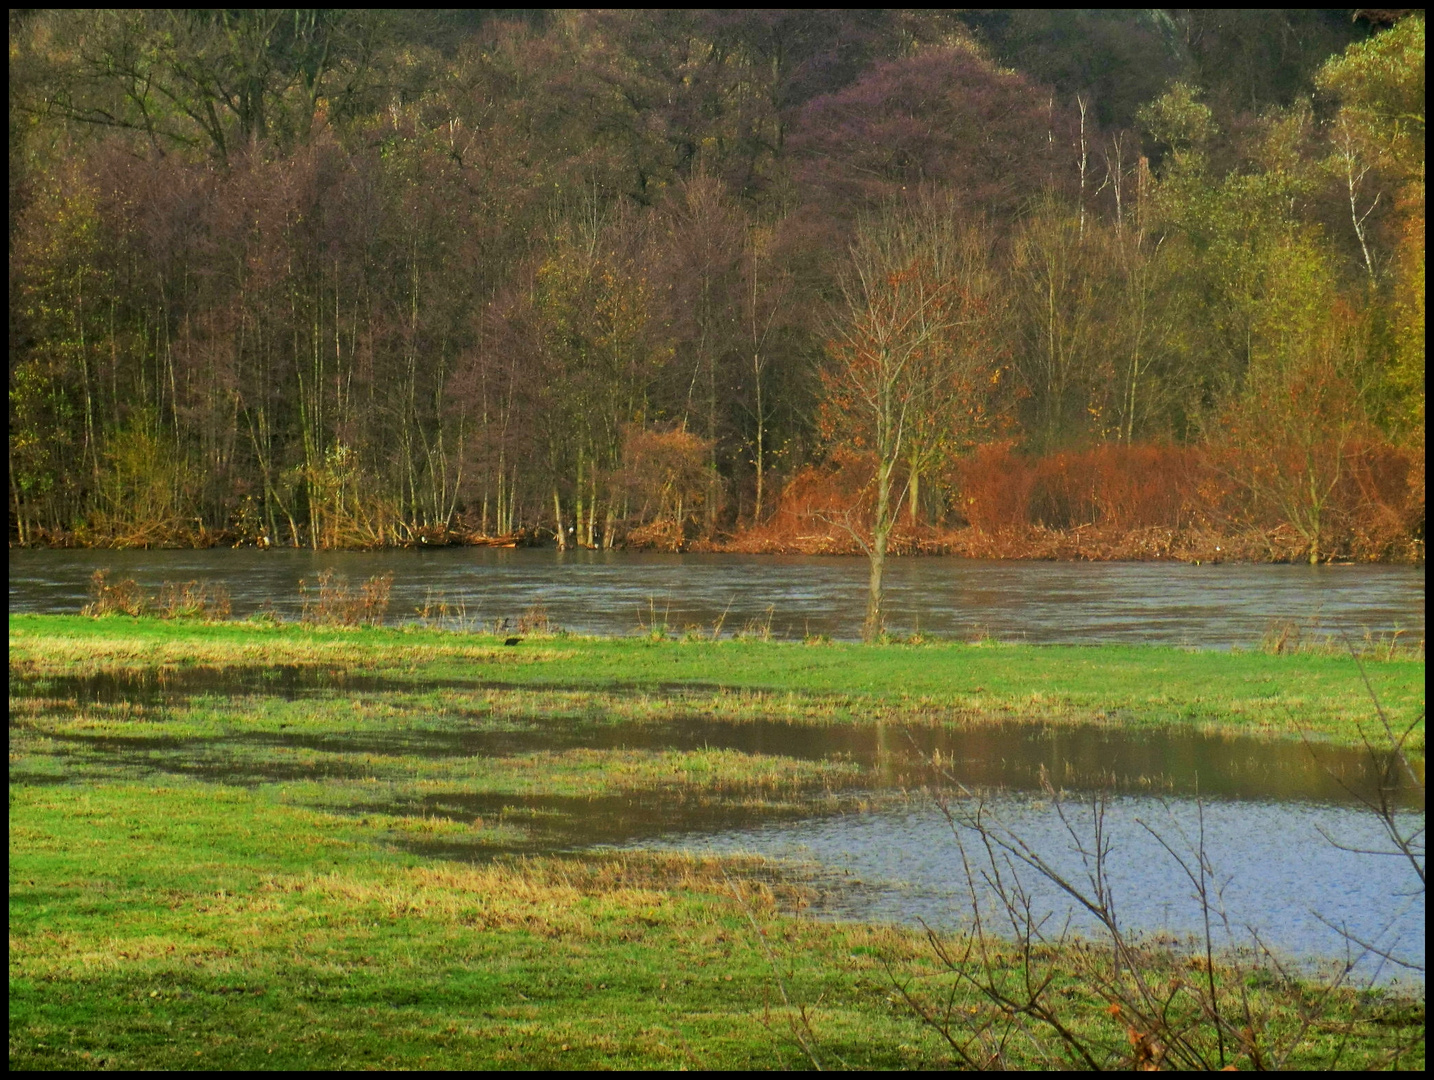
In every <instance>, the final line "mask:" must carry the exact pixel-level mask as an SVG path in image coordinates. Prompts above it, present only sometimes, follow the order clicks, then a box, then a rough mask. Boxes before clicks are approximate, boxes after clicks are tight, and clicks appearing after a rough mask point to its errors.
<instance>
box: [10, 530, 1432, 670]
mask: <svg viewBox="0 0 1434 1080" xmlns="http://www.w3.org/2000/svg"><path fill="white" fill-rule="evenodd" d="M100 568H108V569H110V570H111V571H113V573H114V574H115V575H116V576H119V577H126V576H128V577H133V578H135V580H136V581H138V582H139V583H140V585H141V586H143V587H144V588H145V590H146V591H148V592H150V593H154V592H156V591H158V589H159V586H160V585H161V584H162V583H163V582H164V581H188V580H198V581H206V582H217V583H223V584H224V585H225V586H227V588H228V589H229V592H230V594H231V596H232V599H233V605H234V614H236V615H240V616H242V615H247V614H250V613H253V612H255V611H258V610H260V609H261V608H263V607H265V606H269V607H271V608H272V609H273V610H274V611H276V612H277V613H278V614H279V615H281V616H287V617H292V616H297V615H298V613H299V612H300V610H301V597H300V594H299V582H300V580H301V579H307V580H308V581H310V582H312V581H313V580H314V579H316V578H317V576H318V574H319V573H320V572H322V571H323V570H325V569H331V570H333V571H335V572H336V573H337V574H341V575H345V576H346V577H347V578H348V579H349V580H350V581H352V582H354V583H357V582H359V581H362V580H363V579H364V578H367V577H369V576H371V575H375V574H386V573H391V574H392V575H393V588H392V595H391V602H390V607H389V616H390V618H392V619H398V620H403V619H413V618H415V617H416V615H417V613H418V612H419V611H420V610H421V609H422V608H423V607H424V605H425V604H428V605H429V607H430V610H431V611H432V610H436V605H437V604H438V603H440V602H442V603H445V604H447V605H448V610H449V611H451V612H455V613H457V617H456V619H455V620H454V621H455V622H460V623H463V624H466V625H471V626H477V625H483V624H492V623H496V622H499V621H500V620H503V619H507V620H509V623H510V624H512V623H514V622H516V621H517V619H518V618H520V617H521V616H522V615H523V614H524V613H525V612H527V611H529V610H530V609H533V608H535V607H537V606H541V607H542V609H543V610H544V611H545V612H546V614H547V616H548V617H549V619H551V620H552V621H553V622H554V623H556V624H557V625H558V626H560V627H563V628H565V629H568V630H570V631H573V632H576V633H584V634H629V633H633V632H635V631H639V630H642V629H646V628H650V627H651V626H652V625H653V623H654V622H655V623H656V624H658V625H659V626H665V627H666V628H667V629H668V630H669V631H671V632H681V631H683V630H686V629H689V628H701V629H703V630H705V631H706V632H709V633H710V632H711V631H712V630H713V629H714V628H716V627H718V626H719V625H720V626H721V628H722V630H723V632H724V633H730V632H734V631H740V630H743V629H747V630H767V631H769V632H770V633H771V634H772V635H773V636H774V637H780V638H802V637H805V636H808V635H815V634H825V635H827V636H829V637H832V638H836V639H854V638H856V637H858V636H859V634H860V631H861V622H862V617H863V615H864V612H865V605H866V587H867V563H866V561H865V560H864V559H861V558H841V557H821V556H780V555H670V554H658V553H648V552H588V551H579V552H566V553H563V552H557V551H553V550H543V549H518V550H494V549H487V548H445V549H441V550H434V551H422V550H419V551H377V552H310V551H296V550H291V549H286V550H278V551H258V550H254V549H240V550H213V549H211V550H201V551H102V550H82V551H30V550H12V551H11V552H10V610H11V611H36V612H77V611H79V610H80V608H81V607H82V606H83V605H84V603H85V601H86V597H87V592H88V586H89V578H90V575H91V574H92V573H93V572H94V571H95V570H96V569H100ZM886 582H887V601H886V610H887V623H888V627H889V629H890V630H891V631H892V632H894V633H898V634H912V633H924V634H929V635H934V636H938V637H957V638H972V637H976V636H984V635H989V636H991V637H994V638H997V639H999V640H1009V641H1029V642H1033V643H1067V644H1074V643H1080V644H1092V643H1105V642H1125V643H1147V644H1162V645H1181V646H1193V647H1198V648H1230V647H1232V646H1244V647H1248V646H1251V645H1255V644H1258V643H1259V641H1260V639H1261V637H1262V636H1263V635H1264V634H1265V632H1266V631H1267V630H1268V629H1270V627H1271V626H1272V625H1274V624H1279V623H1293V624H1295V625H1297V626H1299V627H1301V628H1302V629H1303V630H1304V631H1306V632H1311V631H1313V632H1316V633H1326V634H1338V633H1346V634H1349V635H1351V636H1353V637H1354V638H1355V639H1360V638H1362V637H1363V635H1364V634H1366V633H1370V634H1374V635H1389V634H1393V633H1395V632H1402V633H1403V634H1404V635H1406V636H1412V637H1415V638H1419V639H1422V637H1423V634H1424V569H1423V567H1410V566H1386V565H1354V566H1316V567H1311V566H1304V565H1289V566H1285V565H1268V564H1253V565H1247V564H1227V565H1213V566H1212V565H1204V566H1194V565H1190V564H1185V563H1068V562H1016V561H987V560H976V559H956V558H911V559H893V560H890V561H889V562H888V563H887V571H886Z"/></svg>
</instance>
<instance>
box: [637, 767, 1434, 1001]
mask: <svg viewBox="0 0 1434 1080" xmlns="http://www.w3.org/2000/svg"><path fill="white" fill-rule="evenodd" d="M1066 809H1067V811H1068V817H1069V818H1070V820H1071V821H1072V823H1073V825H1074V826H1075V835H1076V836H1077V837H1079V838H1080V842H1081V846H1083V847H1084V848H1085V849H1086V850H1087V851H1093V850H1094V844H1093V842H1092V841H1093V830H1092V827H1091V823H1092V817H1091V808H1090V805H1089V803H1085V804H1081V803H1080V802H1078V801H1072V802H1070V803H1068V804H1067V805H1066ZM987 810H988V811H989V812H990V813H991V815H992V818H991V820H994V821H998V822H999V823H1000V825H1001V826H1002V828H1003V829H1004V830H1009V834H1010V835H1014V836H1017V837H1019V838H1020V839H1021V840H1022V841H1023V842H1024V843H1026V844H1027V845H1029V846H1030V848H1031V849H1032V850H1033V851H1035V852H1036V853H1038V854H1039V855H1040V857H1041V858H1042V859H1044V860H1045V861H1046V862H1047V863H1048V864H1049V865H1050V866H1051V867H1052V868H1053V869H1055V870H1056V871H1057V872H1058V873H1060V874H1062V875H1064V876H1065V877H1066V878H1067V879H1068V880H1069V881H1071V882H1072V883H1074V884H1076V885H1077V886H1079V887H1081V888H1083V889H1084V890H1085V891H1086V893H1087V894H1090V892H1091V886H1090V880H1089V876H1088V875H1089V872H1090V864H1089V863H1088V862H1087V861H1086V860H1085V859H1083V857H1082V855H1081V853H1080V852H1079V851H1078V850H1077V848H1076V843H1075V840H1074V839H1073V837H1072V836H1071V835H1070V834H1069V833H1067V832H1066V830H1065V827H1064V825H1063V824H1062V822H1061V819H1060V816H1059V815H1058V814H1057V813H1056V811H1055V808H1054V807H1053V806H1052V804H1051V802H1050V800H1048V799H1045V798H1041V797H1036V796H1032V795H1030V794H1017V793H1005V794H1000V795H996V796H993V797H992V798H991V799H990V801H989V803H988V806H987ZM1203 816H1204V840H1205V850H1206V852H1207V853H1208V857H1209V859H1210V861H1211V863H1212V864H1213V867H1214V869H1215V872H1216V878H1215V884H1216V885H1217V886H1221V887H1223V892H1222V894H1221V898H1220V900H1221V903H1222V904H1223V908H1224V911H1225V914H1226V915H1227V916H1228V919H1229V929H1228V930H1227V929H1226V928H1225V927H1224V926H1223V925H1222V926H1221V927H1220V929H1219V932H1218V935H1217V938H1216V941H1217V943H1218V944H1220V945H1226V946H1249V945H1251V944H1252V938H1251V935H1250V932H1249V930H1250V928H1254V929H1255V930H1258V931H1259V934H1260V940H1261V941H1263V942H1264V943H1265V944H1266V945H1267V946H1268V947H1269V948H1271V949H1272V950H1274V952H1275V954H1276V956H1284V957H1292V956H1294V957H1318V958H1326V959H1342V958H1343V957H1344V955H1345V947H1346V940H1345V938H1344V937H1342V936H1341V934H1340V932H1339V931H1338V930H1337V929H1335V927H1343V928H1344V929H1345V930H1347V931H1348V932H1349V933H1350V934H1353V935H1354V936H1356V937H1359V938H1361V939H1362V940H1364V941H1366V942H1368V943H1370V944H1372V945H1375V946H1377V947H1379V948H1381V949H1383V950H1386V951H1392V952H1394V953H1395V954H1397V955H1399V956H1401V957H1403V958H1406V959H1412V960H1414V961H1415V962H1417V963H1419V964H1423V962H1424V890H1423V889H1422V888H1421V887H1419V881H1418V879H1417V878H1416V876H1415V875H1414V873H1413V871H1412V869H1411V867H1410V866H1409V864H1408V863H1407V862H1406V861H1404V860H1403V859H1402V858H1394V857H1383V856H1378V855H1368V854H1360V853H1357V852H1353V851H1345V850H1340V848H1339V847H1336V846H1335V844H1333V843H1331V841H1330V840H1329V839H1327V838H1326V836H1328V837H1334V838H1336V839H1337V840H1338V841H1340V843H1341V844H1343V845H1345V846H1346V847H1350V848H1360V849H1380V850H1383V849H1387V848H1388V846H1389V843H1388V840H1387V839H1386V838H1385V836H1384V834H1383V832H1382V830H1381V829H1380V827H1379V825H1378V823H1377V822H1376V821H1375V820H1374V819H1373V817H1372V816H1371V815H1369V814H1367V813H1361V812H1359V811H1356V810H1353V809H1351V808H1348V807H1331V806H1312V805H1301V804H1293V803H1270V802H1249V801H1237V802H1228V801H1218V800H1216V801H1210V802H1206V803H1205V804H1204V807H1203ZM1200 817H1201V810H1200V807H1199V806H1198V805H1197V804H1196V803H1195V802H1194V801H1193V800H1190V799H1174V800H1168V801H1161V800H1157V799H1153V798H1147V797H1142V796H1121V797H1116V798H1114V799H1112V800H1111V801H1110V802H1109V804H1108V806H1107V808H1106V815H1105V821H1104V825H1105V828H1106V830H1107V835H1108V836H1109V838H1110V840H1111V848H1110V859H1109V861H1108V863H1107V864H1106V866H1105V871H1106V874H1107V881H1108V883H1109V886H1110V889H1111V891H1112V894H1113V896H1114V900H1115V907H1116V911H1117V913H1118V916H1119V918H1120V920H1121V922H1122V924H1123V925H1124V926H1125V927H1126V928H1127V929H1128V930H1130V931H1134V932H1136V933H1145V934H1153V933H1157V932H1160V933H1167V934H1173V935H1175V936H1176V937H1179V938H1185V937H1187V936H1189V935H1196V934H1199V933H1200V932H1201V928H1202V925H1203V920H1202V916H1201V909H1200V905H1199V903H1198V901H1197V900H1196V897H1195V891H1194V888H1193V886H1192V884H1191V882H1190V880H1189V879H1188V878H1187V877H1186V876H1185V875H1184V873H1183V872H1182V871H1181V870H1180V868H1179V866H1178V865H1177V864H1176V863H1175V861H1174V859H1173V858H1172V857H1171V856H1170V854H1169V853H1168V852H1167V851H1165V849H1164V848H1163V847H1162V846H1161V844H1160V843H1159V841H1158V840H1156V838H1155V836H1153V835H1152V833H1151V831H1148V830H1147V829H1146V828H1145V827H1144V826H1149V828H1150V830H1153V831H1154V832H1155V833H1158V834H1160V836H1161V837H1162V838H1163V839H1165V841H1166V842H1167V843H1169V844H1170V845H1171V846H1172V847H1173V848H1174V849H1175V850H1176V851H1177V852H1179V853H1180V854H1182V855H1183V856H1185V857H1186V859H1187V861H1189V862H1191V863H1192V865H1193V863H1194V860H1193V858H1192V857H1191V853H1192V852H1193V850H1194V849H1195V847H1196V846H1197V845H1198V841H1199V837H1200V830H1201V823H1200ZM1420 821H1421V823H1422V814H1421V815H1420ZM1321 830H1323V834H1322V832H1321ZM959 836H960V841H961V842H960V843H958V839H957V835H955V834H953V830H952V828H951V825H950V824H949V823H948V821H947V819H946V817H945V815H944V814H942V813H941V811H940V810H939V809H938V808H937V807H936V806H935V805H934V804H933V803H932V801H931V800H929V799H918V800H914V801H913V802H912V804H911V805H908V806H899V807H889V808H885V809H880V810H876V811H873V812H868V813H846V814H838V815H831V816H828V817H824V818H820V819H816V820H806V821H800V822H768V823H764V824H762V825H755V826H748V827H746V828H742V829H722V828H717V829H702V830H694V831H684V832H681V833H672V834H669V835H667V836H665V837H663V838H662V839H661V840H659V841H647V842H645V843H644V844H642V845H641V846H643V847H648V848H659V849H682V850H689V851H700V852H719V853H735V852H744V853H751V854H759V855H765V856H768V857H772V858H780V859H799V860H808V861H815V862H816V863H818V864H820V865H822V866H824V867H827V868H830V869H831V870H834V871H835V872H836V873H837V874H838V875H840V876H839V877H837V878H835V879H834V880H832V882H831V886H830V887H829V889H828V890H827V891H826V893H825V895H824V897H823V899H822V902H821V904H820V907H819V911H821V912H822V913H824V914H826V915H829V916H833V917H837V918H850V919H859V920H862V921H876V922H897V923H906V924H920V923H924V924H926V925H928V926H933V927H943V928H947V929H955V928H958V927H960V926H961V925H963V924H964V923H965V922H967V921H969V915H970V912H971V903H972V894H971V892H970V890H969V889H968V888H967V887H966V884H965V883H966V880H967V879H966V875H965V873H964V871H963V869H962V858H961V847H962V846H963V845H964V847H965V849H966V853H967V855H968V856H969V858H970V859H971V860H972V862H973V864H974V866H975V867H976V869H977V870H978V871H980V870H981V869H983V868H984V867H986V866H987V865H988V864H986V863H983V862H982V859H983V856H984V848H983V847H982V846H981V843H980V840H979V837H978V836H977V835H976V834H975V833H974V832H972V831H971V830H970V829H967V828H962V829H961V830H959ZM634 846H635V845H634ZM1002 873H1003V874H1005V875H1009V873H1010V871H1009V868H1008V867H1007V866H1005V865H1003V866H1002ZM1016 873H1017V875H1018V877H1019V880H1020V883H1021V884H1022V885H1023V886H1024V887H1025V888H1026V889H1027V890H1028V891H1029V893H1030V894H1031V896H1032V898H1033V905H1034V913H1035V914H1036V916H1037V917H1038V918H1039V917H1042V916H1050V920H1049V921H1048V923H1047V924H1046V926H1047V930H1048V932H1050V933H1052V934H1054V933H1056V932H1058V929H1059V927H1060V926H1061V925H1063V924H1064V923H1065V921H1066V920H1067V919H1068V918H1069V919H1070V920H1071V921H1070V925H1071V927H1072V928H1073V929H1075V930H1078V931H1082V932H1085V933H1093V932H1095V931H1096V930H1098V926H1097V925H1096V924H1095V922H1094V920H1093V918H1092V917H1091V916H1090V915H1089V913H1088V912H1086V911H1084V909H1082V908H1080V907H1079V906H1078V905H1075V904H1073V903H1072V902H1071V900H1070V898H1069V897H1068V896H1067V895H1065V894H1064V893H1062V892H1061V891H1060V890H1059V889H1058V888H1057V887H1056V886H1055V885H1053V884H1052V883H1051V881H1050V880H1048V879H1046V878H1043V877H1042V876H1041V875H1039V874H1036V873H1035V872H1033V871H1030V870H1029V869H1025V868H1021V869H1019V870H1017V871H1016ZM1007 880H1011V879H1010V877H1009V876H1007ZM976 895H977V897H978V898H979V900H980V902H981V904H982V906H983V908H984V909H985V910H987V911H988V912H989V911H990V910H992V908H993V906H994V896H993V894H992V891H991V889H990V887H989V885H987V884H986V883H985V881H983V880H980V876H979V873H978V881H977V889H976ZM998 924H999V920H998V923H997V924H993V925H998ZM1360 951H1361V950H1359V949H1358V948H1357V947H1356V948H1355V952H1356V953H1358V952H1360ZM1377 967H1378V965H1377V964H1376V963H1374V960H1373V958H1371V957H1366V958H1365V959H1364V960H1363V961H1362V962H1361V963H1360V965H1359V966H1358V968H1357V971H1358V972H1359V973H1360V974H1364V975H1369V974H1373V973H1374V972H1375V970H1376V968H1377ZM1391 973H1392V971H1389V970H1387V971H1385V972H1384V975H1385V976H1388V975H1389V974H1391ZM1405 977H1407V974H1406V976H1405Z"/></svg>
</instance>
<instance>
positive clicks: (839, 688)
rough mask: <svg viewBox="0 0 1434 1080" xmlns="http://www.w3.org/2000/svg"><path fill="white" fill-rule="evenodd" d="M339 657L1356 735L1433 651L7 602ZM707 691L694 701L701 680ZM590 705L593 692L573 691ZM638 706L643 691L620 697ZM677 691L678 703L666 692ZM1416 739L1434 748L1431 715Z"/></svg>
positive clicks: (608, 687) (795, 698) (826, 706)
mask: <svg viewBox="0 0 1434 1080" xmlns="http://www.w3.org/2000/svg"><path fill="white" fill-rule="evenodd" d="M276 663H286V664H312V665H329V666H342V667H344V668H346V669H348V670H351V671H355V672H370V673H381V674H385V675H388V676H391V677H395V678H399V679H405V680H410V681H412V682H413V683H414V684H415V685H422V684H431V683H433V682H438V681H443V680H457V681H461V682H463V683H466V684H478V685H486V686H497V687H520V688H524V689H531V690H550V691H554V692H560V693H567V694H570V695H577V696H578V698H579V699H581V696H582V695H592V694H599V695H601V694H609V693H612V692H614V691H623V692H625V693H627V694H628V696H629V699H630V698H631V692H632V691H638V692H641V691H648V692H650V693H652V694H654V695H656V699H658V700H661V699H663V698H664V697H665V695H663V694H662V693H660V691H662V689H663V688H671V687H673V686H680V687H683V688H684V689H685V691H686V692H687V694H688V704H689V705H690V706H691V707H693V708H702V709H706V710H708V711H709V712H710V713H711V714H712V715H717V716H723V717H731V718H741V717H742V716H744V715H748V716H755V715H760V716H766V717H772V716H777V717H784V718H789V719H792V720H794V721H799V722H807V723H844V722H853V721H856V722H861V723H869V722H871V721H873V720H883V719H898V718H899V719H903V720H907V721H912V720H917V721H921V720H924V721H927V722H951V723H960V724H980V723H982V722H1007V721H1011V720H1037V721H1041V722H1044V723H1054V724H1114V725H1119V726H1122V727H1129V728H1162V727H1165V728H1176V727H1193V728H1196V729H1200V730H1221V731H1226V732H1230V733H1240V734H1255V735H1288V736H1293V735H1296V734H1298V733H1300V732H1303V733H1306V734H1309V735H1312V736H1314V737H1316V738H1322V739H1328V740H1331V741H1334V742H1338V743H1343V744H1346V745H1359V743H1360V740H1361V737H1362V736H1361V732H1365V731H1371V730H1372V725H1374V724H1377V717H1376V716H1375V715H1374V712H1373V710H1372V708H1371V704H1370V697H1369V692H1368V690H1367V689H1366V687H1365V684H1364V678H1363V677H1362V675H1361V671H1360V667H1361V664H1362V666H1363V669H1364V673H1365V674H1367V675H1368V677H1369V680H1370V682H1371V684H1372V685H1373V687H1374V689H1375V691H1376V693H1377V694H1378V697H1379V700H1380V702H1381V703H1382V704H1383V705H1384V706H1385V708H1386V710H1387V711H1388V713H1389V715H1390V716H1391V718H1392V719H1393V720H1394V722H1395V723H1396V724H1401V725H1402V724H1407V723H1410V722H1413V721H1414V720H1415V719H1416V718H1417V717H1418V716H1419V715H1420V714H1422V711H1423V707H1424V661H1423V659H1422V657H1421V658H1418V659H1414V658H1408V657H1400V658H1395V659H1388V660H1377V659H1364V660H1362V661H1359V662H1356V661H1355V660H1354V659H1353V658H1352V657H1349V656H1341V655H1324V654H1318V653H1294V654H1290V655H1278V656H1272V655H1267V654H1265V653H1260V652H1211V651H1186V650H1181V649H1174V648H1155V647H1142V646H1114V645H1105V646H1092V647H1063V646H1027V645H997V646H990V645H967V644H951V643H932V644H922V645H899V644H888V645H879V646H864V645H854V644H832V643H823V644H817V645H803V644H796V643H785V642H782V643H779V642H765V641H760V640H751V639H738V640H731V639H728V640H722V641H715V642H714V641H710V640H686V641H674V640H670V639H664V640H660V641H654V640H651V639H646V638H576V637H558V638H531V639H528V640H525V641H524V642H523V643H522V644H521V645H518V646H516V647H513V648H505V647H504V646H503V645H502V643H501V639H497V638H492V637H484V636H478V635H463V634H455V633H448V632H441V631H429V630H409V629H404V630H397V629H363V630H323V629H313V628H303V627H298V626H294V625H264V624H255V623H181V622H172V621H164V620H158V619H124V618H111V619H87V618H83V617H79V616H42V615H12V616H11V617H10V667H11V670H12V671H13V672H18V673H23V674H27V675H65V674H77V673H85V672H94V671H99V670H111V671H113V670H125V669H131V670H133V669H144V668H151V667H164V666H214V667H230V666H242V665H264V664H276ZM694 693H695V694H698V695H702V697H700V698H699V699H698V700H696V701H695V702H694V701H693V700H692V698H691V695H692V694H694ZM577 704H578V707H581V700H579V701H578V702H577ZM624 707H625V708H629V709H636V710H639V711H640V710H641V708H642V707H643V703H642V701H641V700H638V701H636V702H630V703H629V704H627V705H625V706H624ZM664 707H665V706H664ZM1413 746H1414V747H1415V748H1416V749H1419V750H1422V747H1423V736H1422V727H1421V729H1420V731H1419V732H1418V733H1416V736H1415V741H1414V743H1413Z"/></svg>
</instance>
